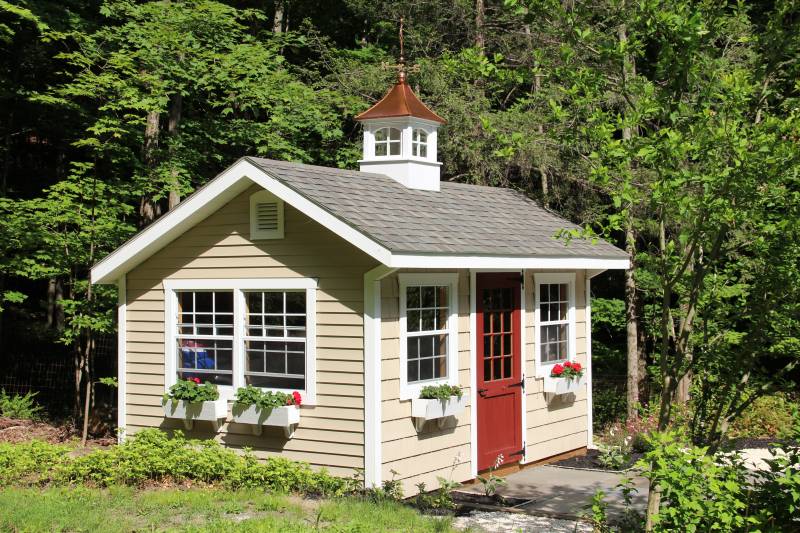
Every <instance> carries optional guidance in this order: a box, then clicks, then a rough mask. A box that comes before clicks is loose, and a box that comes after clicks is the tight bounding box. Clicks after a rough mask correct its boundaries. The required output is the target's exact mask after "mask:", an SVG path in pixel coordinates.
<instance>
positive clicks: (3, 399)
mask: <svg viewBox="0 0 800 533" xmlns="http://www.w3.org/2000/svg"><path fill="white" fill-rule="evenodd" d="M37 394H39V393H38V392H28V393H26V394H23V395H19V394H8V393H6V391H5V390H3V389H0V416H4V417H8V418H18V419H21V420H40V419H41V418H42V415H43V414H44V410H43V408H42V406H41V405H39V404H38V403H36V395H37Z"/></svg>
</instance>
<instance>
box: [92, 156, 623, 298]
mask: <svg viewBox="0 0 800 533" xmlns="http://www.w3.org/2000/svg"><path fill="white" fill-rule="evenodd" d="M253 183H256V184H258V185H260V186H261V187H263V188H264V189H266V190H268V191H270V192H271V193H273V194H274V195H275V196H277V197H279V198H281V199H282V200H283V201H284V202H286V203H288V204H290V205H292V206H293V207H294V208H296V209H298V210H299V211H301V212H302V213H304V214H305V215H307V216H309V217H310V218H312V219H313V220H315V221H317V222H318V223H320V224H322V225H323V226H325V227H327V228H328V229H329V230H331V231H333V232H334V233H336V234H337V235H339V236H340V237H342V238H343V239H345V240H346V241H348V242H349V243H351V244H352V245H353V246H355V247H357V248H359V249H361V250H362V251H364V252H365V253H367V254H368V255H371V256H372V257H374V258H375V259H376V260H377V261H379V262H380V263H382V264H384V265H387V266H390V267H393V268H508V269H520V268H550V269H556V268H574V269H609V268H627V267H628V256H627V254H626V253H625V252H624V251H622V250H620V249H619V248H617V247H615V246H613V245H611V244H609V243H607V242H605V241H602V240H601V241H598V242H597V243H594V244H593V243H591V242H588V241H585V240H579V239H576V240H573V241H572V242H571V243H569V244H564V242H562V241H560V240H557V239H556V238H555V237H554V236H555V234H556V233H557V232H558V231H559V230H561V229H567V230H569V229H576V228H577V226H576V225H574V224H572V223H570V222H568V221H566V220H564V219H562V218H560V217H558V216H557V215H554V214H553V213H550V212H549V211H547V210H545V209H543V208H542V207H540V206H539V205H538V204H537V203H536V202H534V201H533V200H530V199H529V198H527V197H526V196H525V195H523V194H521V193H518V192H516V191H512V190H510V189H502V188H497V187H482V186H477V185H465V184H457V183H448V182H442V184H441V190H440V191H422V190H416V189H408V188H406V187H404V186H403V185H401V184H399V183H397V182H395V181H394V180H393V179H391V178H389V177H387V176H385V175H383V174H373V173H368V172H358V171H351V170H340V169H334V168H328V167H319V166H313V165H302V164H297V163H287V162H284V161H273V160H269V159H261V158H253V157H244V158H242V159H240V160H239V161H237V162H236V163H235V164H234V165H232V166H231V167H229V168H228V169H226V170H225V171H224V172H222V173H221V174H220V175H219V176H217V177H216V178H214V179H213V180H211V181H210V182H209V183H207V184H206V185H205V186H203V187H201V188H200V189H198V190H197V191H195V193H194V194H192V195H191V196H189V197H188V198H186V199H185V200H184V201H183V202H181V203H180V204H179V205H178V207H176V208H175V209H173V210H172V211H170V212H169V213H167V214H166V215H164V216H163V217H161V218H160V219H158V220H157V221H156V222H154V223H153V224H151V225H150V226H148V227H147V228H145V229H144V230H143V231H141V232H139V233H138V234H136V235H134V236H133V237H132V238H131V239H130V240H129V241H128V242H126V243H125V244H123V245H122V246H120V247H119V248H118V249H117V250H115V251H114V252H113V253H111V254H110V255H108V256H107V257H106V258H105V259H103V260H102V261H100V262H99V263H97V264H96V265H95V266H94V267H93V268H92V273H91V274H92V282H93V283H113V282H115V281H116V280H117V279H118V278H119V277H120V276H122V275H124V274H125V273H127V272H128V271H130V270H131V269H132V268H134V267H135V266H136V265H138V264H139V263H141V262H142V261H144V260H145V259H147V258H148V257H150V256H151V255H152V254H153V253H155V252H156V251H158V250H159V249H161V248H163V247H164V246H166V245H167V244H168V243H169V242H171V241H172V240H174V239H175V238H177V237H179V236H180V235H181V234H183V233H184V232H185V231H186V230H188V229H190V228H191V227H192V226H194V225H195V224H197V223H198V222H200V221H201V220H203V219H204V218H206V217H207V216H209V215H211V214H212V213H213V212H214V211H216V210H217V209H219V208H220V207H222V206H223V205H224V204H225V203H227V202H228V201H230V200H232V199H233V198H234V197H235V196H237V195H238V194H240V193H242V192H244V191H245V190H246V189H247V188H248V187H250V186H251V185H252V184H253Z"/></svg>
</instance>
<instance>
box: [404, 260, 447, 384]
mask: <svg viewBox="0 0 800 533" xmlns="http://www.w3.org/2000/svg"><path fill="white" fill-rule="evenodd" d="M457 281H458V277H457V275H456V274H400V291H401V292H400V337H401V338H400V344H401V347H400V364H401V369H400V388H401V398H403V399H408V398H413V397H417V395H418V394H419V390H420V389H421V388H422V387H424V386H426V385H431V384H438V383H453V384H454V383H457V382H458V357H457V352H458V313H457V310H456V305H455V302H457V298H456V290H457Z"/></svg>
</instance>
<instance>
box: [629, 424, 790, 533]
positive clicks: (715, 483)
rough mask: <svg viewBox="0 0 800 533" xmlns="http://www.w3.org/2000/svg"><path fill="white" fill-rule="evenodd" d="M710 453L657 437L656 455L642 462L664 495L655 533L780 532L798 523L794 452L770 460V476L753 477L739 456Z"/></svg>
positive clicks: (760, 474)
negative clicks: (707, 532) (676, 531)
mask: <svg viewBox="0 0 800 533" xmlns="http://www.w3.org/2000/svg"><path fill="white" fill-rule="evenodd" d="M706 452H707V449H706V448H696V447H691V446H690V447H687V446H686V445H685V444H683V443H681V442H679V441H677V440H676V439H675V436H674V435H671V434H657V435H656V436H655V437H654V448H653V450H652V451H650V452H648V454H647V455H646V456H645V458H644V459H643V460H642V461H641V462H640V466H641V467H642V468H644V469H645V472H644V476H645V477H647V478H648V479H649V480H650V482H651V483H657V484H658V486H659V487H660V489H661V497H662V504H661V508H660V510H659V511H658V513H657V514H656V515H655V516H654V524H655V527H654V531H675V530H676V529H681V530H683V531H742V530H754V531H758V530H761V531H765V530H766V531H777V530H780V528H781V527H783V526H787V525H788V524H791V523H792V521H793V520H795V519H796V516H797V508H798V507H797V504H798V501H800V476H798V472H799V471H800V454H798V451H797V449H796V448H790V449H789V450H788V453H787V455H785V456H784V457H783V458H780V459H777V458H776V459H774V460H772V461H771V462H770V469H769V471H767V472H758V473H755V474H753V473H751V472H750V471H748V470H747V468H746V467H745V466H744V463H743V462H742V460H741V458H740V457H739V456H738V454H735V453H734V454H717V455H708V454H707V453H706ZM753 477H755V481H751V478H753ZM776 527H777V529H776Z"/></svg>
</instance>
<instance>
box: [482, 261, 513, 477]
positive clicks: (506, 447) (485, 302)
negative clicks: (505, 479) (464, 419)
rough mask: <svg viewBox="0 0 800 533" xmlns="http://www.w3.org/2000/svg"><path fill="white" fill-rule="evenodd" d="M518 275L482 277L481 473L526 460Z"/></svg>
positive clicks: (494, 274)
mask: <svg viewBox="0 0 800 533" xmlns="http://www.w3.org/2000/svg"><path fill="white" fill-rule="evenodd" d="M521 283H522V279H521V277H520V275H519V274H518V273H515V272H501V273H494V272H493V273H482V274H477V279H476V295H475V297H476V302H477V326H478V335H477V337H478V338H477V340H478V346H477V348H478V349H477V356H478V360H477V362H476V363H477V370H478V372H477V374H478V375H477V386H478V387H477V389H478V405H477V408H478V470H486V469H487V468H489V467H491V466H492V465H493V464H494V463H495V461H496V460H497V456H498V455H500V454H502V455H503V458H504V461H503V464H508V463H514V462H517V461H519V460H520V459H521V453H520V452H521V449H522V428H521V425H522V412H521V408H522V364H521V363H522V347H521V344H520V340H521V339H520V328H521V325H522V321H521V319H522V311H521V309H520V287H521Z"/></svg>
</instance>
